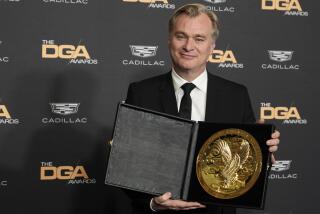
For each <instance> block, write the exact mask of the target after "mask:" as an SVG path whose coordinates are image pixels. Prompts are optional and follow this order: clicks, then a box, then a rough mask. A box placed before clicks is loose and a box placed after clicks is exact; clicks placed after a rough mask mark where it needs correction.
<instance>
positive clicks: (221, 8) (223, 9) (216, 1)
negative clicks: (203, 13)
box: [204, 0, 235, 13]
mask: <svg viewBox="0 0 320 214" xmlns="http://www.w3.org/2000/svg"><path fill="white" fill-rule="evenodd" d="M204 1H205V2H207V3H211V5H207V6H206V7H207V9H208V10H211V11H213V12H226V13H234V12H235V7H232V6H231V7H230V6H221V5H220V4H222V3H226V2H227V0H204ZM216 4H219V5H218V6H217V5H216Z"/></svg>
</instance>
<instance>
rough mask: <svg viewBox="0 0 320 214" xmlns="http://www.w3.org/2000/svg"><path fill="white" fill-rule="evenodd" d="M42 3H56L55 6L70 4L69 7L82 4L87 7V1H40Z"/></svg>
mask: <svg viewBox="0 0 320 214" xmlns="http://www.w3.org/2000/svg"><path fill="white" fill-rule="evenodd" d="M42 1H43V2H44V3H56V4H68V5H69V4H70V5H76V4H82V5H87V4H88V0H42Z"/></svg>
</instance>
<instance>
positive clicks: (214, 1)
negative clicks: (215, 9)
mask: <svg viewBox="0 0 320 214" xmlns="http://www.w3.org/2000/svg"><path fill="white" fill-rule="evenodd" d="M204 1H205V2H209V3H212V4H217V3H226V2H227V0H204Z"/></svg>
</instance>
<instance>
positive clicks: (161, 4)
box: [122, 0, 176, 9]
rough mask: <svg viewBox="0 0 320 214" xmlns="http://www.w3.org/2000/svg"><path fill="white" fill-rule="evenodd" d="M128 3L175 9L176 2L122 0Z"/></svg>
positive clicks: (165, 0)
mask: <svg viewBox="0 0 320 214" xmlns="http://www.w3.org/2000/svg"><path fill="white" fill-rule="evenodd" d="M122 1H123V2H126V3H142V4H145V5H147V6H148V7H149V8H155V9H175V8H176V6H175V5H174V4H170V3H169V1H168V0H122Z"/></svg>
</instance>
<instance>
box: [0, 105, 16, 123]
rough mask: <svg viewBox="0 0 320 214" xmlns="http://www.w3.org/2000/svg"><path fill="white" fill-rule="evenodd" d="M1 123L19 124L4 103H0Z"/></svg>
mask: <svg viewBox="0 0 320 214" xmlns="http://www.w3.org/2000/svg"><path fill="white" fill-rule="evenodd" d="M1 124H9V125H14V124H19V119H15V118H12V117H11V115H10V113H9V111H8V109H7V107H6V106H5V105H0V125H1Z"/></svg>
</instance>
